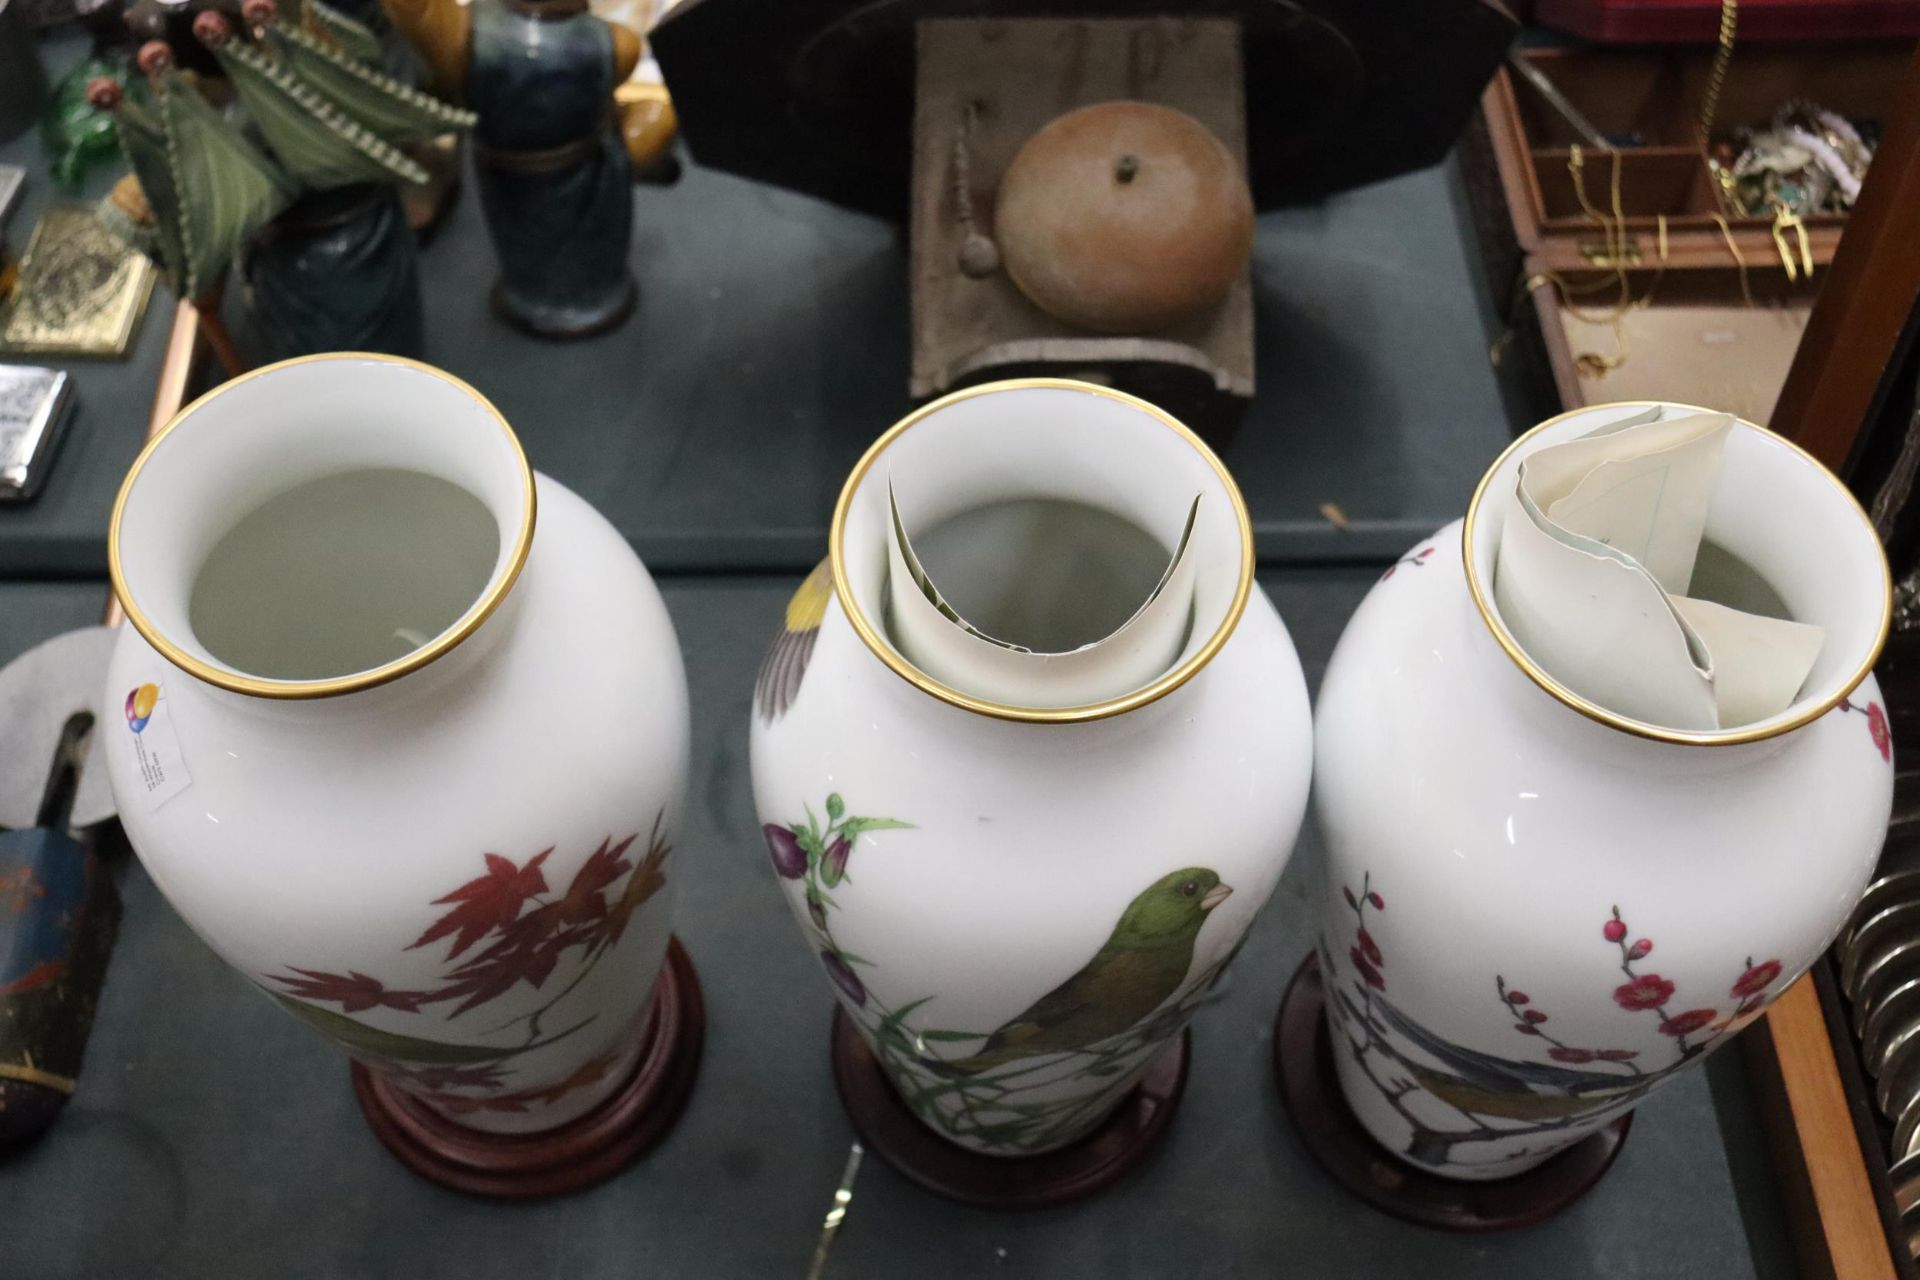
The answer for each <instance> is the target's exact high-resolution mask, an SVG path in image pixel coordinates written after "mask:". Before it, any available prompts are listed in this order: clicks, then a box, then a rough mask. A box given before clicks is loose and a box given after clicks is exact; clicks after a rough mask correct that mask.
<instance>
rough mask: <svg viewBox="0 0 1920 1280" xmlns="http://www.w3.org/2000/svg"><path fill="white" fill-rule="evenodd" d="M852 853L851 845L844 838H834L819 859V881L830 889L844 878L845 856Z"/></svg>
mask: <svg viewBox="0 0 1920 1280" xmlns="http://www.w3.org/2000/svg"><path fill="white" fill-rule="evenodd" d="M852 852H853V843H852V842H851V841H849V840H848V839H847V838H846V837H845V836H835V837H834V840H833V843H832V844H830V845H828V846H827V852H826V854H825V856H823V857H822V858H821V859H820V879H821V880H823V881H825V882H826V885H827V887H828V888H829V889H831V888H832V887H833V886H834V885H836V884H839V883H840V881H841V880H843V879H845V878H846V874H847V855H849V854H851V853H852Z"/></svg>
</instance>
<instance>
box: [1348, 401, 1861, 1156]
mask: <svg viewBox="0 0 1920 1280" xmlns="http://www.w3.org/2000/svg"><path fill="white" fill-rule="evenodd" d="M1644 407H1645V406H1643V405H1608V406H1601V407H1596V408H1592V409H1586V410H1580V411H1576V412H1573V413H1570V414H1566V415H1562V416H1561V417H1559V418H1555V419H1551V420H1549V421H1548V422H1546V423H1544V424H1542V425H1541V426H1539V427H1538V428H1536V429H1535V430H1533V431H1532V432H1530V433H1528V434H1527V435H1525V436H1523V437H1521V438H1520V439H1519V440H1518V441H1516V442H1515V444H1514V445H1513V446H1512V447H1511V448H1510V449H1508V450H1507V452H1506V453H1505V454H1503V455H1502V456H1501V458H1500V459H1499V460H1498V461H1497V462H1496V463H1495V464H1494V466H1493V468H1492V469H1491V470H1490V471H1489V472H1488V474H1487V477H1486V479H1485V480H1483V481H1482V483H1481V487H1480V490H1479V492H1478V493H1477V494H1476V495H1475V497H1474V500H1473V505H1472V506H1471V507H1470V509H1469V511H1468V515H1467V517H1466V519H1465V521H1464V522H1456V523H1454V524H1451V525H1448V526H1447V527H1446V528H1444V529H1442V530H1440V531H1439V532H1438V533H1436V534H1434V535H1433V536H1432V537H1431V538H1429V539H1427V540H1425V541H1423V542H1421V543H1420V544H1419V545H1418V546H1416V547H1415V548H1413V549H1412V550H1411V551H1410V552H1409V553H1408V554H1407V555H1406V556H1404V557H1402V558H1401V560H1400V561H1399V563H1397V564H1395V565H1394V566H1393V567H1391V568H1390V569H1388V571H1387V573H1386V575H1385V577H1383V578H1382V580H1381V581H1380V583H1379V584H1378V585H1376V586H1375V587H1374V588H1373V590H1372V591H1371V592H1370V593H1369V594H1368V596H1367V598H1366V599H1365V600H1364V601H1363V602H1362V604H1361V606H1360V608H1359V609H1358V611H1357V612H1356V613H1355V614H1354V617H1353V619H1352V621H1351V622H1350V623H1349V624H1348V626H1347V629H1346V632H1345V634H1344V635H1343V636H1342V638H1341V640H1340V643H1339V646H1338V648H1337V649H1336V650H1335V652H1334V655H1333V659H1332V661H1331V663H1330V664H1329V666H1328V668H1327V673H1326V678H1325V681H1324V683H1323V685H1322V687H1321V691H1320V699H1319V703H1318V706H1317V710H1316V748H1315V771H1316V785H1315V809H1316V813H1317V817H1318V820H1319V822H1320V824H1321V827H1322V829H1323V831H1324V833H1325V836H1326V844H1327V864H1326V878H1325V883H1324V887H1323V891H1322V897H1321V901H1320V920H1321V933H1320V939H1319V948H1320V949H1319V960H1320V965H1321V968H1322V972H1323V975H1324V978H1325V983H1326V992H1327V1008H1328V1019H1329V1024H1330V1025H1329V1028H1328V1029H1329V1031H1330V1033H1331V1034H1332V1037H1333V1045H1334V1055H1333V1056H1334V1060H1335V1062H1336V1063H1337V1069H1338V1072H1339V1078H1340V1084H1341V1087H1342V1090H1343V1092H1344V1093H1345V1096H1346V1098H1347V1100H1348V1101H1349V1102H1350V1103H1351V1104H1352V1107H1353V1110H1354V1111H1355V1112H1356V1113H1357V1115H1358V1117H1359V1118H1360V1120H1361V1121H1362V1122H1363V1123H1364V1124H1365V1126H1366V1128H1367V1129H1368V1131H1369V1132H1370V1133H1371V1134H1372V1135H1373V1136H1374V1137H1375V1138H1376V1139H1377V1140H1378V1141H1379V1142H1380V1143H1381V1144H1382V1145H1383V1146H1385V1147H1386V1148H1387V1149H1388V1150H1390V1151H1393V1152H1394V1153H1396V1154H1397V1155H1399V1156H1400V1157H1401V1158H1402V1159H1404V1160H1406V1161H1408V1162H1409V1163H1411V1164H1414V1165H1416V1166H1418V1167H1420V1168H1422V1169H1426V1170H1429V1171H1431V1172H1434V1173H1438V1174H1441V1175H1444V1176H1448V1177H1455V1178H1463V1179H1487V1178H1497V1177H1503V1176H1506V1175H1510V1174H1516V1173H1520V1172H1523V1171H1525V1170H1527V1169H1529V1168H1532V1167H1533V1166H1535V1165H1537V1164H1539V1163H1540V1162H1541V1161H1543V1160H1545V1159H1547V1158H1548V1157H1549V1156H1551V1155H1553V1154H1554V1153H1556V1152H1558V1151H1560V1150H1562V1149H1564V1148H1566V1147H1568V1146H1570V1145H1571V1144H1573V1143H1574V1142H1576V1141H1578V1140H1579V1139H1581V1138H1582V1137H1584V1136H1586V1135H1587V1134H1589V1133H1591V1132H1593V1131H1594V1130H1595V1129H1597V1128H1599V1127H1600V1126H1602V1125H1604V1124H1607V1123H1609V1122H1611V1121H1613V1120H1615V1119H1617V1118H1618V1117H1619V1116H1620V1115H1621V1113H1623V1112H1624V1111H1626V1110H1627V1109H1629V1108H1631V1107H1632V1106H1633V1105H1634V1104H1635V1103H1637V1102H1638V1101H1639V1100H1640V1099H1641V1098H1642V1097H1644V1096H1645V1095H1646V1094H1647V1093H1648V1091H1649V1090H1651V1089H1653V1088H1654V1087H1655V1086H1657V1085H1659V1084H1660V1083H1662V1082H1663V1081H1665V1080H1667V1079H1668V1078H1670V1077H1671V1076H1673V1075H1674V1074H1675V1073H1677V1072H1678V1071H1681V1070H1683V1069H1685V1068H1686V1067H1688V1066H1689V1065H1691V1064H1693V1063H1696V1062H1697V1061H1698V1060H1699V1059H1700V1058H1701V1057H1702V1056H1703V1055H1704V1054H1705V1053H1706V1052H1708V1051H1709V1050H1711V1049H1713V1048H1715V1047H1716V1046H1718V1045H1720V1044H1723V1043H1725V1042H1726V1041H1727V1040H1728V1039H1729V1038H1730V1036H1731V1034H1732V1033H1733V1032H1735V1031H1737V1030H1738V1029H1739V1028H1741V1027H1742V1026H1744V1025H1745V1024H1747V1023H1748V1022H1749V1021H1751V1020H1752V1019H1754V1018H1755V1017H1757V1016H1759V1013H1760V1011H1761V1010H1762V1009H1764V1008H1765V1007H1766V1005H1767V1004H1768V1003H1769V1002H1770V1001H1771V1000H1772V999H1773V998H1774V997H1775V996H1777V995H1778V994H1779V993H1780V992H1781V991H1783V990H1784V989H1785V988H1786V986H1787V985H1788V984H1790V983H1791V982H1792V981H1793V980H1794V979H1795V978H1797V977H1798V976H1799V975H1800V974H1801V972H1802V971H1803V970H1805V969H1806V968H1807V967H1808V966H1809V965H1810V964H1811V963H1812V962H1813V961H1814V960H1815V959H1816V958H1817V957H1818V956H1819V954H1820V952H1821V951H1822V950H1823V949H1824V948H1825V947H1826V946H1827V945H1828V943H1829V942H1830V941H1831V940H1832V938H1833V936H1834V934H1835V933H1836V932H1837V931H1838V929H1839V928H1840V925H1841V923H1842V922H1843V921H1844V920H1845V918H1846V916H1847V914H1848V911H1849V909H1850V908H1851V906H1852V905H1853V903H1854V902H1855V901H1856V899H1857V898H1858V896H1859V894H1860V892H1861V891H1862V889H1863V888H1864V886H1865V884H1866V879H1867V876H1868V874H1869V872H1870V871H1871V869H1872V867H1873V864H1874V862H1875V860H1876V858H1877V857H1878V854H1879V851H1880V846H1881V841H1882V838H1883V836H1884V834H1885V831H1886V824H1887V817H1888V811H1889V807H1890V804H1891V801H1892V791H1893V768H1892V750H1891V745H1890V742H1889V739H1888V733H1887V720H1886V715H1885V712H1884V710H1883V708H1882V705H1881V700H1880V694H1879V690H1878V687H1877V686H1876V685H1875V683H1874V680H1873V678H1872V676H1871V675H1870V674H1869V672H1870V670H1871V668H1872V666H1873V663H1874V661H1875V659H1876V658H1877V657H1878V655H1879V652H1880V647H1881V644H1882V642H1883V641H1884V639H1885V635H1886V629H1887V625H1888V621H1889V617H1890V608H1889V606H1890V599H1889V585H1888V576H1887V569H1886V562H1885V559H1884V557H1883V555H1882V552H1881V548H1880V545H1879V542H1878V540H1877V539H1876V538H1875V536H1874V533H1873V530H1872V528H1871V526H1870V525H1869V524H1868V522H1867V520H1866V518H1865V516H1864V515H1863V513H1862V512H1861V510H1860V508H1859V506H1858V505H1857V504H1856V503H1855V502H1854V500H1853V498H1852V497H1851V495H1849V494H1848V493H1847V491H1846V490H1845V488H1844V487H1842V486H1841V484H1840V483H1839V482H1838V481H1837V480H1836V479H1834V478H1833V476H1832V475H1831V474H1829V473H1828V472H1827V471H1826V470H1825V469H1824V468H1822V467H1821V466H1820V465H1819V464H1818V463H1817V462H1816V461H1814V460H1813V459H1812V458H1811V457H1809V456H1808V455H1806V454H1805V453H1803V452H1802V451H1800V450H1799V449H1798V448H1796V447H1794V446H1793V445H1791V444H1789V443H1788V442H1786V441H1785V440H1783V439H1781V438H1779V437H1777V436H1774V435H1772V434H1770V433H1768V432H1766V431H1764V430H1762V429H1760V428H1758V427H1754V426H1752V425H1750V424H1745V423H1741V424H1738V425H1736V427H1735V428H1734V430H1733V433H1732V434H1731V436H1730V437H1729V439H1728V443H1727V447H1726V453H1725V460H1724V464H1723V467H1722V470H1721V473H1720V477H1719V480H1718V488H1717V490H1716V491H1715V495H1714V498H1713V503H1712V506H1711V507H1710V510H1709V514H1708V518H1707V528H1706V541H1707V542H1708V543H1711V544H1716V545H1717V546H1718V547H1719V548H1721V549H1723V550H1724V551H1726V552H1728V553H1731V555H1732V556H1733V557H1734V558H1735V559H1736V560H1738V561H1739V562H1741V563H1743V564H1745V565H1746V566H1747V567H1749V568H1750V569H1752V570H1753V571H1755V572H1757V573H1758V575H1759V576H1760V577H1761V578H1762V579H1764V580H1765V582H1766V583H1767V584H1768V585H1769V586H1771V588H1772V589H1773V591H1774V592H1775V593H1777V595H1778V597H1779V598H1780V600H1781V601H1782V602H1784V604H1785V606H1786V608H1787V610H1788V611H1789V612H1790V614H1791V616H1792V617H1793V618H1795V619H1797V620H1799V621H1802V622H1812V623H1817V624H1819V625H1821V626H1823V627H1825V628H1826V637H1825V642H1824V645H1823V648H1822V650H1821V654H1820V657H1819V659H1818V661H1817V663H1816V665H1815V667H1814V669H1813V672H1812V674H1811V675H1810V676H1809V678H1808V680H1807V682H1806V684H1805V685H1804V686H1803V688H1802V690H1801V693H1800V696H1799V697H1798V698H1797V700H1796V701H1795V702H1794V703H1793V704H1792V705H1791V706H1790V707H1788V708H1787V709H1786V710H1785V711H1783V712H1781V713H1779V714H1777V715H1774V716H1772V717H1770V718H1768V719H1765V720H1762V721H1759V722H1757V723H1754V724H1750V725H1745V726H1741V727H1738V728H1733V729H1724V730H1716V731H1711V732H1706V731H1696V732H1676V731H1672V730H1667V729H1662V728H1660V727H1658V726H1654V725H1649V724H1644V723H1639V722H1635V721H1631V720H1627V719H1625V718H1623V717H1620V716H1617V715H1614V714H1612V713H1610V712H1608V711H1606V710H1605V709H1604V708H1601V707H1597V706H1594V705H1593V704H1591V703H1588V702H1586V701H1584V700H1583V699H1581V698H1580V697H1579V696H1578V695H1576V694H1574V693H1572V692H1570V691H1569V690H1568V689H1566V688H1565V687H1564V686H1562V685H1561V684H1560V683H1558V682H1557V681H1556V680H1555V679H1554V678H1553V676H1552V675H1550V674H1549V673H1547V672H1545V671H1543V670H1541V669H1540V668H1539V667H1538V666H1537V665H1535V664H1534V663H1533V662H1532V660H1531V659H1530V658H1529V657H1528V656H1527V655H1526V654H1525V652H1524V651H1523V650H1522V649H1521V648H1520V647H1519V646H1518V645H1517V644H1516V643H1515V642H1514V640H1513V639H1512V637H1511V636H1510V635H1509V634H1508V632H1507V629H1506V627H1505V625H1504V624H1503V623H1502V621H1501V619H1500V616H1499V613H1498V610H1497V608H1496V607H1495V605H1494V596H1493V591H1492V589H1491V587H1492V575H1493V568H1494V553H1495V549H1496V547H1497V545H1498V540H1499V536H1500V528H1499V520H1500V512H1501V510H1502V509H1503V508H1502V505H1501V501H1502V499H1503V498H1504V495H1506V494H1508V493H1510V492H1511V491H1512V488H1513V484H1514V480H1515V476H1516V474H1517V471H1516V469H1517V468H1518V466H1519V464H1520V461H1521V460H1522V459H1523V458H1525V457H1526V456H1527V455H1528V454H1530V453H1531V452H1532V451H1534V450H1536V449H1539V448H1541V447H1543V446H1546V445H1550V444H1555V443H1558V442H1561V441H1565V440H1568V439H1571V438H1573V437H1575V436H1578V435H1582V434H1584V433H1587V432H1590V431H1592V430H1594V429H1595V428H1597V427H1599V426H1601V425H1602V424H1604V423H1607V422H1609V421H1614V420H1618V419H1620V418H1621V417H1623V416H1625V415H1626V414H1629V413H1632V412H1634V411H1635V410H1637V409H1640V408H1644ZM1673 407H1674V408H1676V409H1684V406H1673Z"/></svg>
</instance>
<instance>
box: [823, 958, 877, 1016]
mask: <svg viewBox="0 0 1920 1280" xmlns="http://www.w3.org/2000/svg"><path fill="white" fill-rule="evenodd" d="M820 963H821V964H823V965H825V966H826V967H827V976H828V977H829V978H832V979H833V982H834V985H835V986H837V987H839V988H840V989H841V990H842V991H844V992H846V993H847V999H849V1000H851V1001H853V1002H854V1003H855V1004H857V1005H865V1004H866V1003H867V986H866V984H865V983H864V982H862V981H860V975H859V974H857V973H855V972H854V971H853V966H852V965H850V964H848V963H847V962H846V961H845V960H843V959H841V958H840V957H839V956H838V955H835V954H834V953H833V952H831V951H822V952H821V953H820Z"/></svg>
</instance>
